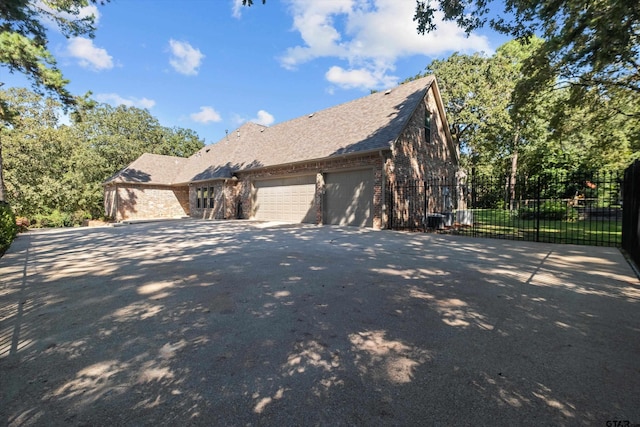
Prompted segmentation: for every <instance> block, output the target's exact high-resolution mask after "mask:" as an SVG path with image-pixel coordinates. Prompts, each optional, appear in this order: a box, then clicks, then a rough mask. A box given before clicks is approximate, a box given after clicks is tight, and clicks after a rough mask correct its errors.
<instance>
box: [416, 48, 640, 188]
mask: <svg viewBox="0 0 640 427" xmlns="http://www.w3.org/2000/svg"><path fill="white" fill-rule="evenodd" d="M542 43H543V40H541V39H538V38H535V37H532V39H531V40H530V43H529V44H524V45H523V44H521V43H519V42H517V41H511V42H508V43H506V44H504V45H502V46H500V47H499V48H498V49H497V50H496V53H495V54H494V55H492V56H485V55H480V54H473V55H464V54H460V53H454V54H453V55H451V56H450V57H448V58H446V59H442V60H439V59H438V60H434V61H432V62H431V63H430V64H429V65H428V66H427V67H426V69H425V73H421V74H418V75H417V76H416V77H415V78H418V77H422V76H424V75H425V74H434V75H435V76H436V77H437V79H438V83H439V86H440V89H441V93H442V98H443V101H444V103H445V108H446V110H447V115H448V118H449V123H450V126H451V128H452V134H453V135H454V137H455V138H456V139H457V141H458V143H459V144H460V147H461V149H462V153H463V160H464V161H465V162H466V163H465V165H466V166H468V167H473V168H475V169H476V170H478V171H484V172H486V173H492V174H499V175H504V174H508V175H509V174H510V175H511V176H515V174H516V173H519V174H521V173H523V174H526V175H535V174H537V173H541V172H545V171H552V170H562V171H567V172H575V171H582V172H586V171H593V170H599V169H609V170H612V169H614V170H619V169H621V168H623V167H624V166H625V165H627V164H629V163H630V162H631V161H632V160H633V159H635V158H638V157H640V133H639V128H640V126H639V124H638V121H637V120H629V117H628V116H626V115H624V114H620V113H618V112H617V110H618V109H619V108H620V107H621V106H622V105H623V104H624V108H625V109H626V110H627V111H631V112H634V113H635V114H636V115H637V114H638V113H639V112H640V111H639V110H640V105H639V104H638V101H637V98H634V97H633V96H631V95H630V94H629V93H628V92H624V94H626V97H624V96H622V95H620V96H615V97H614V98H610V97H608V96H605V95H603V94H601V93H600V92H599V91H597V90H594V89H592V90H588V91H585V92H584V97H583V99H582V100H581V103H580V104H574V103H571V102H569V99H570V97H571V96H572V94H571V90H569V88H567V87H565V88H561V89H557V90H554V91H550V92H539V91H538V92H534V96H533V97H532V98H531V99H530V101H529V102H527V103H526V104H523V105H521V106H520V108H519V109H516V108H515V103H514V98H515V93H516V91H517V88H518V85H520V84H521V82H522V81H523V80H526V79H527V75H526V73H525V71H526V70H525V69H524V66H525V64H526V63H527V61H528V59H529V57H530V56H531V55H534V54H535V52H536V49H537V46H538V45H539V44H542ZM412 79H413V78H412ZM410 80H411V79H410Z"/></svg>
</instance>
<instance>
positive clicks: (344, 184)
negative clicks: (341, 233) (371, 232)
mask: <svg viewBox="0 0 640 427" xmlns="http://www.w3.org/2000/svg"><path fill="white" fill-rule="evenodd" d="M324 183H325V188H326V191H325V199H324V212H323V222H324V223H325V224H337V225H355V226H358V227H371V226H372V225H373V169H366V170H357V171H349V172H336V173H328V174H326V176H325V179H324Z"/></svg>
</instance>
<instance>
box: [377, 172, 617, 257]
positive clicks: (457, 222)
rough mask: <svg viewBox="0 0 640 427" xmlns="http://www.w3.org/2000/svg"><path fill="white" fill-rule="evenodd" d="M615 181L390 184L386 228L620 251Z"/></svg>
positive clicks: (597, 176) (599, 176) (542, 178)
mask: <svg viewBox="0 0 640 427" xmlns="http://www.w3.org/2000/svg"><path fill="white" fill-rule="evenodd" d="M622 181H623V177H622V175H621V174H618V173H609V172H603V173H593V174H565V173H556V174H545V175H539V176H535V177H522V176H519V177H516V178H513V179H511V178H509V177H488V176H476V175H471V176H468V177H453V178H448V177H447V178H438V179H431V180H427V181H424V182H411V183H388V185H387V190H386V203H387V207H388V210H387V215H388V226H389V228H392V229H397V230H415V231H437V232H450V233H457V234H463V235H469V236H477V237H492V238H501V239H511V240H528V241H537V242H552V243H573V244H585V245H599V246H620V245H621V241H622V218H623V212H622V199H621V197H622V191H621V190H622Z"/></svg>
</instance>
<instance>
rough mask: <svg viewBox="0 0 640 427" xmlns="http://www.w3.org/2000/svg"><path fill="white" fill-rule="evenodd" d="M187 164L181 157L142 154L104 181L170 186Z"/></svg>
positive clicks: (106, 182)
mask: <svg viewBox="0 0 640 427" xmlns="http://www.w3.org/2000/svg"><path fill="white" fill-rule="evenodd" d="M188 162H189V159H185V158H183V157H173V156H163V155H160V154H149V153H144V154H143V155H142V156H140V157H138V158H137V159H136V160H135V161H134V162H133V163H131V164H130V165H128V166H127V167H125V168H123V169H121V170H119V171H118V172H116V173H115V174H114V175H113V176H111V177H110V178H109V179H107V180H106V181H105V184H108V183H113V182H127V183H134V182H135V183H143V184H150V185H152V184H158V185H171V184H173V183H174V182H175V178H176V176H177V175H178V173H179V172H180V171H181V170H182V168H183V167H184V166H185V165H186V164H187V163H188Z"/></svg>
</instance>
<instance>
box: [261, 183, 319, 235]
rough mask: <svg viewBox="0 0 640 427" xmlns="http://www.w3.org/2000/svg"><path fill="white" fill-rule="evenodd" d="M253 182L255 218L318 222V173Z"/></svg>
mask: <svg viewBox="0 0 640 427" xmlns="http://www.w3.org/2000/svg"><path fill="white" fill-rule="evenodd" d="M253 185H254V188H255V193H254V199H253V203H254V204H253V206H254V210H253V212H254V213H253V217H254V218H255V219H259V220H263V221H286V222H311V223H315V222H316V208H315V205H314V199H315V194H316V177H315V175H308V176H301V177H295V178H280V179H269V180H264V181H255V182H254V183H253Z"/></svg>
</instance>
